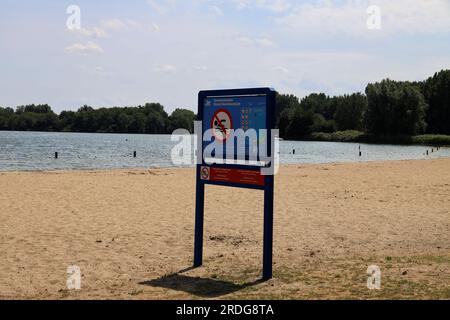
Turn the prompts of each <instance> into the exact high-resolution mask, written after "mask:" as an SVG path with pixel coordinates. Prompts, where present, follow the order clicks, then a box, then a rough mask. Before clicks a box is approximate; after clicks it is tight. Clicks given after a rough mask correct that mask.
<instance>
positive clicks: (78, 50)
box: [65, 41, 104, 55]
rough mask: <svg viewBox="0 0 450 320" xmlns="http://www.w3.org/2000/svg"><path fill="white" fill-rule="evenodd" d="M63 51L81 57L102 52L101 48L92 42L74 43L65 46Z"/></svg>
mask: <svg viewBox="0 0 450 320" xmlns="http://www.w3.org/2000/svg"><path fill="white" fill-rule="evenodd" d="M65 51H66V52H67V53H70V54H82V55H90V54H101V53H103V52H104V51H103V48H102V47H100V46H99V45H98V44H97V43H95V42H93V41H88V42H86V43H85V44H83V43H80V42H78V43H74V44H72V45H70V46H67V47H66V48H65Z"/></svg>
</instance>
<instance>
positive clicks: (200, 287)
mask: <svg viewBox="0 0 450 320" xmlns="http://www.w3.org/2000/svg"><path fill="white" fill-rule="evenodd" d="M194 269H195V268H193V267H191V268H188V269H184V270H181V271H179V272H177V273H174V274H170V275H167V276H164V277H161V278H159V279H155V280H150V281H144V282H141V283H139V284H140V285H147V286H152V287H159V288H166V289H172V290H177V291H183V292H187V293H190V294H193V295H195V296H199V297H202V298H217V297H220V296H223V295H227V294H230V293H233V292H237V291H239V290H242V289H245V288H248V287H251V286H255V285H257V284H260V283H263V282H265V281H264V280H256V281H253V282H248V283H244V284H239V285H238V284H235V283H232V282H228V281H220V280H215V279H206V278H199V277H190V276H186V275H183V273H186V272H188V271H191V270H194Z"/></svg>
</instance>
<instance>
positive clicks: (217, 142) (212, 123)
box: [194, 88, 276, 280]
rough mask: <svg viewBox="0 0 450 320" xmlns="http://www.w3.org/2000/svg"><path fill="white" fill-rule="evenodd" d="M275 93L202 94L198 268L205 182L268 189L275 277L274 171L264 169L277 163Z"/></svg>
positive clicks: (268, 254) (268, 255)
mask: <svg viewBox="0 0 450 320" xmlns="http://www.w3.org/2000/svg"><path fill="white" fill-rule="evenodd" d="M275 94H276V93H275V91H274V90H272V89H269V88H257V89H237V90H217V91H201V92H200V93H199V97H198V118H199V121H202V137H200V138H201V142H200V140H199V146H198V152H199V153H201V154H198V155H197V156H198V158H199V159H201V161H200V162H201V163H198V164H197V188H196V208H195V248H194V267H199V266H201V265H202V263H203V224H204V204H205V203H204V202H205V186H206V185H219V186H226V187H236V188H249V189H258V190H263V191H264V239H263V240H264V248H263V279H265V280H267V279H270V278H272V248H273V194H274V176H273V174H267V172H264V171H263V169H264V168H266V167H268V166H273V165H274V162H275V161H274V159H275V156H274V154H272V146H273V145H274V141H275V137H274V135H273V134H272V129H274V128H275V103H276V101H275V98H276V97H275ZM209 151H211V152H210V154H209V153H208V152H209ZM262 151H264V152H262ZM263 172H264V173H265V174H263Z"/></svg>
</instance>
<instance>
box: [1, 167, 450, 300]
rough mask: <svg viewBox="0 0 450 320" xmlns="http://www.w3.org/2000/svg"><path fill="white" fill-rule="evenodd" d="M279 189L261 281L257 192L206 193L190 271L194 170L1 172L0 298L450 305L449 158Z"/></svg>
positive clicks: (310, 171)
mask: <svg viewBox="0 0 450 320" xmlns="http://www.w3.org/2000/svg"><path fill="white" fill-rule="evenodd" d="M275 183H276V192H275V230H274V237H275V238H274V241H275V243H274V263H275V264H274V279H273V280H271V281H268V282H264V283H261V282H258V279H259V277H260V274H261V261H262V218H263V212H262V210H263V205H262V199H263V197H262V196H263V194H262V192H260V191H251V190H243V189H232V188H224V187H217V186H208V187H207V188H206V202H205V203H206V208H205V219H206V220H205V256H204V257H205V261H204V263H205V264H204V266H203V267H202V268H199V269H195V270H192V269H189V267H190V266H191V265H192V253H193V238H194V204H195V203H194V202H195V171H194V169H151V170H114V171H95V172H93V171H73V172H17V173H14V172H12V173H0V221H1V223H0V299H14V298H18V299H204V298H208V299H209V298H221V299H335V298H337V299H346V298H350V299H388V298H396V299H413V298H419V299H431V298H437V299H450V159H442V160H424V161H420V160H417V161H393V162H371V163H352V164H329V165H290V166H284V167H282V168H281V170H280V173H279V175H278V176H277V177H276V182H275ZM70 265H77V266H79V267H80V269H81V272H82V287H81V290H78V291H72V290H67V288H66V280H67V273H66V272H67V267H68V266H70ZM370 265H378V266H379V267H380V268H381V272H382V278H381V279H382V286H381V289H380V290H368V289H367V287H366V281H367V274H366V272H367V267H368V266H370Z"/></svg>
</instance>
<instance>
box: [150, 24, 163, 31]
mask: <svg viewBox="0 0 450 320" xmlns="http://www.w3.org/2000/svg"><path fill="white" fill-rule="evenodd" d="M150 30H151V31H152V32H155V33H159V32H160V31H161V28H160V27H159V25H158V24H157V23H154V22H153V23H152V24H151V25H150Z"/></svg>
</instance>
